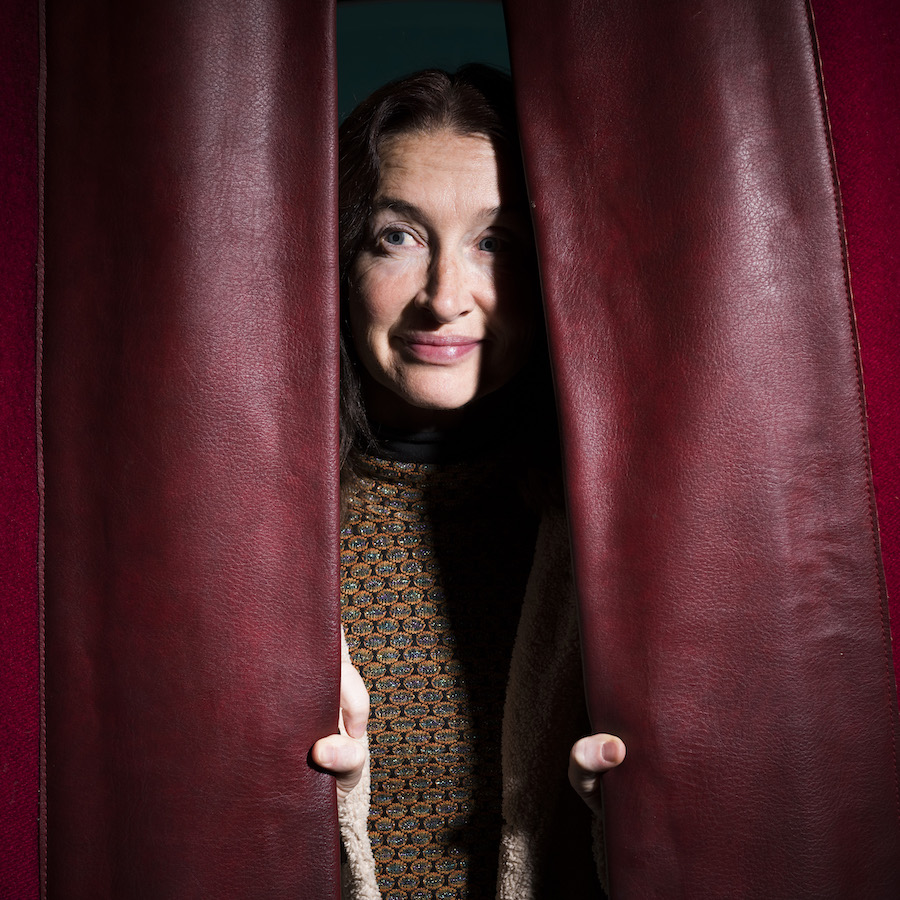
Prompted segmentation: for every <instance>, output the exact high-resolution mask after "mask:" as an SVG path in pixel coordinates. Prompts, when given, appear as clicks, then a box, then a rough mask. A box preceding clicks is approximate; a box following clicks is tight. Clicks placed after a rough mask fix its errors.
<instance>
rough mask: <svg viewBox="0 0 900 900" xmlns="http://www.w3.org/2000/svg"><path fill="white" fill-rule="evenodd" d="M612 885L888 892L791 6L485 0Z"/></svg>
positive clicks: (894, 853) (810, 141)
mask: <svg viewBox="0 0 900 900" xmlns="http://www.w3.org/2000/svg"><path fill="white" fill-rule="evenodd" d="M506 13H507V23H508V29H509V40H510V53H511V59H512V65H513V76H514V79H515V82H516V86H517V93H518V105H519V113H520V128H521V131H522V138H523V148H524V154H525V161H526V169H527V174H528V180H529V190H530V193H531V200H532V205H533V210H534V220H535V226H536V232H537V240H538V247H539V256H540V263H541V269H542V280H543V288H544V294H545V304H546V310H547V316H548V331H549V337H550V342H551V352H552V356H553V359H554V370H555V378H556V381H557V392H558V400H559V406H560V416H561V427H562V432H563V442H564V454H565V464H566V479H567V486H568V502H569V515H570V526H571V530H572V537H573V543H574V547H573V553H574V565H575V577H576V582H577V585H578V591H579V596H580V603H581V624H582V641H583V653H584V667H585V678H586V688H587V694H588V700H589V704H590V708H591V713H592V718H593V726H594V728H595V729H596V730H602V731H609V732H613V733H616V734H619V735H621V737H622V738H623V739H624V741H625V743H626V745H627V747H628V757H627V759H626V761H625V763H624V764H623V765H622V766H621V767H620V768H619V769H617V770H616V771H614V772H611V773H609V774H608V775H607V776H605V790H604V794H605V831H606V840H607V852H608V864H609V875H610V883H611V896H612V897H614V898H631V897H633V898H642V900H643V898H650V897H660V898H671V897H723V896H727V897H751V896H752V897H760V896H767V897H788V896H790V897H816V898H819V897H879V898H888V897H893V896H895V893H896V888H897V885H898V884H900V793H898V774H897V759H896V746H897V738H898V722H897V706H896V694H895V689H894V684H893V677H892V667H891V656H890V645H889V639H888V622H887V605H886V597H885V593H884V584H883V578H882V572H881V564H880V559H879V555H878V547H877V538H876V532H875V520H874V502H873V496H872V488H871V479H870V472H869V465H868V457H867V445H866V434H865V421H864V406H863V397H862V386H861V380H860V373H859V368H858V361H857V353H856V342H855V334H854V329H853V318H852V310H851V304H850V296H849V290H848V282H847V271H846V261H845V258H844V245H843V238H842V231H841V227H842V226H841V219H840V211H839V204H838V196H837V192H836V185H835V178H834V172H833V169H832V156H831V150H830V146H829V141H828V133H827V127H826V120H825V110H824V106H823V93H822V89H821V84H820V80H819V72H818V67H817V60H816V55H815V50H814V43H813V39H812V33H811V22H810V19H809V16H808V11H807V8H806V5H805V4H804V3H803V2H801V0H792V2H782V0H778V2H775V0H771V2H770V0H730V2H726V3H722V2H718V0H715V2H714V0H704V2H701V3H697V4H679V3H657V2H650V0H643V2H642V0H638V2H634V0H627V2H626V0H621V2H620V0H610V2H603V3H599V2H598V3H589V4H585V3H574V2H563V3H556V4H553V5H552V6H550V5H547V4H543V3H540V2H532V0H517V2H516V3H509V4H507V6H506Z"/></svg>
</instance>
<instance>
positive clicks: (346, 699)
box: [312, 659, 369, 798]
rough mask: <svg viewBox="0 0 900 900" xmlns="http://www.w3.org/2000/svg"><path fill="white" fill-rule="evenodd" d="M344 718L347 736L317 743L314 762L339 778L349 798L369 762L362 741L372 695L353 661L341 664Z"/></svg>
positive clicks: (341, 794)
mask: <svg viewBox="0 0 900 900" xmlns="http://www.w3.org/2000/svg"><path fill="white" fill-rule="evenodd" d="M341 719H342V720H343V730H344V731H345V732H346V734H330V735H328V737H324V738H321V739H320V740H318V741H316V742H315V744H313V748H312V760H313V762H314V763H315V764H316V765H317V766H320V767H321V768H323V769H325V771H327V772H330V773H331V774H332V775H334V776H335V779H336V781H337V792H338V797H339V798H343V797H346V796H347V794H349V793H350V791H352V790H353V788H355V787H356V785H357V784H359V779H360V778H361V777H362V771H363V766H364V765H365V763H366V752H367V751H366V745H365V742H364V741H363V740H362V739H363V738H364V737H365V734H366V725H367V724H368V721H369V692H368V691H367V690H366V686H365V685H364V684H363V680H362V677H361V676H360V674H359V672H357V671H356V669H355V668H354V666H353V663H351V662H350V661H349V660H347V659H344V660H342V661H341Z"/></svg>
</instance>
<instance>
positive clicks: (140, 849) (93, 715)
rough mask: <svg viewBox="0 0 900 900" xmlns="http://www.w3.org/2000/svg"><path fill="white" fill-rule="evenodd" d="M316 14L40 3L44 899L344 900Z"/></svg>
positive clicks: (332, 255) (326, 207)
mask: <svg viewBox="0 0 900 900" xmlns="http://www.w3.org/2000/svg"><path fill="white" fill-rule="evenodd" d="M333 48H334V10H333V8H332V7H331V5H330V4H329V3H327V2H322V0H307V2H298V0H283V2H280V0H267V2H260V3H253V4H247V3H245V2H243V0H228V2H223V0H217V2H192V3H185V2H183V0H135V2H129V3H119V2H103V0H55V2H53V3H52V4H49V3H48V4H47V22H46V59H47V103H46V126H45V135H46V168H45V183H44V184H45V188H44V197H45V207H44V208H45V217H44V260H45V290H44V305H43V335H44V339H43V406H42V413H43V425H44V446H43V463H44V483H45V486H46V490H45V516H46V529H45V541H44V546H45V549H46V564H45V573H46V574H45V579H46V580H45V596H46V623H45V624H46V631H45V633H46V722H47V728H46V748H47V757H46V783H47V819H48V821H49V841H48V847H47V855H46V870H47V891H48V893H49V896H51V897H71V898H76V897H77V898H81V897H83V898H99V897H110V898H112V897H118V898H125V897H128V898H137V897H173V898H174V897H179V898H187V897H197V898H199V897H204V898H211V897H268V898H278V897H285V898H287V897H293V898H300V897H308V898H314V897H316V898H318V897H322V898H326V897H336V896H337V895H338V880H337V879H338V862H339V860H338V842H337V836H336V821H335V817H336V812H335V807H334V784H333V781H332V780H331V779H330V777H328V776H326V775H324V774H319V773H316V772H314V771H313V770H312V769H311V768H310V767H309V765H308V761H307V753H308V751H309V748H310V746H311V745H312V744H313V742H314V741H315V740H316V738H318V737H320V736H321V735H324V734H327V733H329V732H331V731H332V730H334V729H335V728H336V724H337V705H338V668H339V632H338V602H337V578H338V576H337V571H338V568H337V563H338V560H337V557H338V551H337V546H336V541H335V535H336V534H337V528H338V523H337V510H338V503H337V458H336V457H337V452H336V447H337V315H338V313H337V274H336V268H337V264H336V235H335V218H336V216H335V211H336V200H335V196H336V187H335V140H336V121H335V106H336V100H335V71H334V62H333V60H334V52H333Z"/></svg>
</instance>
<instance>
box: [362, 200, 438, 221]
mask: <svg viewBox="0 0 900 900" xmlns="http://www.w3.org/2000/svg"><path fill="white" fill-rule="evenodd" d="M382 210H390V211H391V212H396V213H400V215H403V216H409V217H410V218H411V219H419V220H423V219H424V218H425V215H424V214H423V213H422V210H421V209H419V207H418V206H416V205H415V204H414V203H409V202H408V201H406V200H400V199H398V198H397V197H378V198H376V200H375V202H374V203H373V204H372V212H373V213H377V212H381V211H382Z"/></svg>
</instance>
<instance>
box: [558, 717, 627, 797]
mask: <svg viewBox="0 0 900 900" xmlns="http://www.w3.org/2000/svg"><path fill="white" fill-rule="evenodd" d="M623 759H625V744H623V743H622V741H621V740H619V738H617V737H613V735H611V734H592V735H590V736H588V737H584V738H582V739H581V740H580V741H577V742H576V744H575V746H574V747H572V752H571V753H570V754H569V783H570V784H571V785H572V787H573V788H575V790H576V791H577V793H578V795H579V796H580V797H581V799H582V800H584V802H585V803H587V805H588V806H589V807H590V808H591V809H592V810H594V812H597V813H599V812H600V776H601V775H602V774H603V773H604V772H606V771H608V770H609V769H614V768H615V767H616V766H617V765H619V763H621V762H622V760H623Z"/></svg>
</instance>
